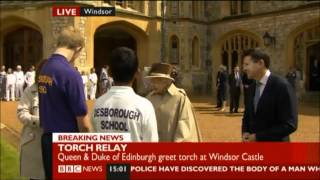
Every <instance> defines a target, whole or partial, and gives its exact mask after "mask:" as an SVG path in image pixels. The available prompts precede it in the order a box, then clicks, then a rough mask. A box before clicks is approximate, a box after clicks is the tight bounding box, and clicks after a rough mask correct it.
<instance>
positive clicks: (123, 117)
mask: <svg viewBox="0 0 320 180" xmlns="http://www.w3.org/2000/svg"><path fill="white" fill-rule="evenodd" d="M92 124H93V126H94V129H95V131H96V132H124V133H128V132H129V133H130V134H131V140H132V141H134V142H140V141H155V142H157V141H158V130H157V121H156V117H155V112H154V109H153V106H152V104H151V103H150V101H148V100H147V99H145V98H143V97H140V96H139V95H136V94H135V92H134V91H133V89H132V88H131V87H128V86H113V87H112V88H111V89H110V90H109V91H108V92H107V93H106V94H104V95H103V96H101V97H100V98H98V99H97V101H96V103H95V106H94V111H93V115H92Z"/></svg>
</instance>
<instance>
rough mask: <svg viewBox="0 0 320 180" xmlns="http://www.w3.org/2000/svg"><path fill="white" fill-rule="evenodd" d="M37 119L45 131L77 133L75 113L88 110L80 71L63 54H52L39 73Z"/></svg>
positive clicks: (80, 114) (76, 114)
mask: <svg viewBox="0 0 320 180" xmlns="http://www.w3.org/2000/svg"><path fill="white" fill-rule="evenodd" d="M39 99H40V104H39V107H40V119H41V125H42V127H43V128H44V132H77V131H79V130H78V127H77V122H76V117H77V116H83V115H85V114H86V113H87V107H86V104H85V97H84V91H83V84H82V79H81V76H80V74H79V73H78V72H77V71H76V70H75V69H74V68H73V67H71V65H70V64H69V63H68V61H67V60H66V58H65V57H63V56H62V55H58V54H54V55H52V56H51V57H50V58H49V59H48V62H47V63H46V64H44V66H43V68H42V69H41V72H40V76H39Z"/></svg>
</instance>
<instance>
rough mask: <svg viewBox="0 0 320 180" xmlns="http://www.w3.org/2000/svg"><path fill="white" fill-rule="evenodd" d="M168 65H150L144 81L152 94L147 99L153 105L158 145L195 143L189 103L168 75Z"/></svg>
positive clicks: (196, 136) (195, 130)
mask: <svg viewBox="0 0 320 180" xmlns="http://www.w3.org/2000/svg"><path fill="white" fill-rule="evenodd" d="M171 72H172V66H171V65H170V64H166V63H156V64H153V66H152V67H151V70H150V72H149V75H148V76H146V77H145V78H146V81H147V82H148V83H150V86H151V87H152V89H153V91H152V92H151V93H150V94H149V95H148V96H147V98H148V99H149V100H150V101H151V103H152V104H153V106H154V108H155V111H156V116H157V124H158V133H159V141H160V142H199V141H200V140H201V137H200V131H199V128H198V124H197V121H196V119H195V114H194V112H193V108H192V104H191V102H190V100H189V98H188V96H187V94H186V92H185V91H184V90H183V89H180V88H177V87H176V86H175V85H174V84H173V81H174V79H173V78H172V77H171V76H170V74H171Z"/></svg>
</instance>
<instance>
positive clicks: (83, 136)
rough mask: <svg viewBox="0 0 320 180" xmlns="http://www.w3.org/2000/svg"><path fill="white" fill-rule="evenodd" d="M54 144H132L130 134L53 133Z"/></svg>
mask: <svg viewBox="0 0 320 180" xmlns="http://www.w3.org/2000/svg"><path fill="white" fill-rule="evenodd" d="M52 142H53V143H78V142H92V143H94V142H132V141H131V136H130V133H53V135H52Z"/></svg>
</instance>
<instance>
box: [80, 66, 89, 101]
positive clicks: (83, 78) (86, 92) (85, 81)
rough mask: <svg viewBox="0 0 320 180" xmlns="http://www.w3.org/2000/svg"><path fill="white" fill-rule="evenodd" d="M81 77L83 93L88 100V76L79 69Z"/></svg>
mask: <svg viewBox="0 0 320 180" xmlns="http://www.w3.org/2000/svg"><path fill="white" fill-rule="evenodd" d="M81 78H82V82H83V89H84V95H85V97H86V100H88V88H87V83H88V76H87V75H86V73H85V72H84V71H81Z"/></svg>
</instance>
